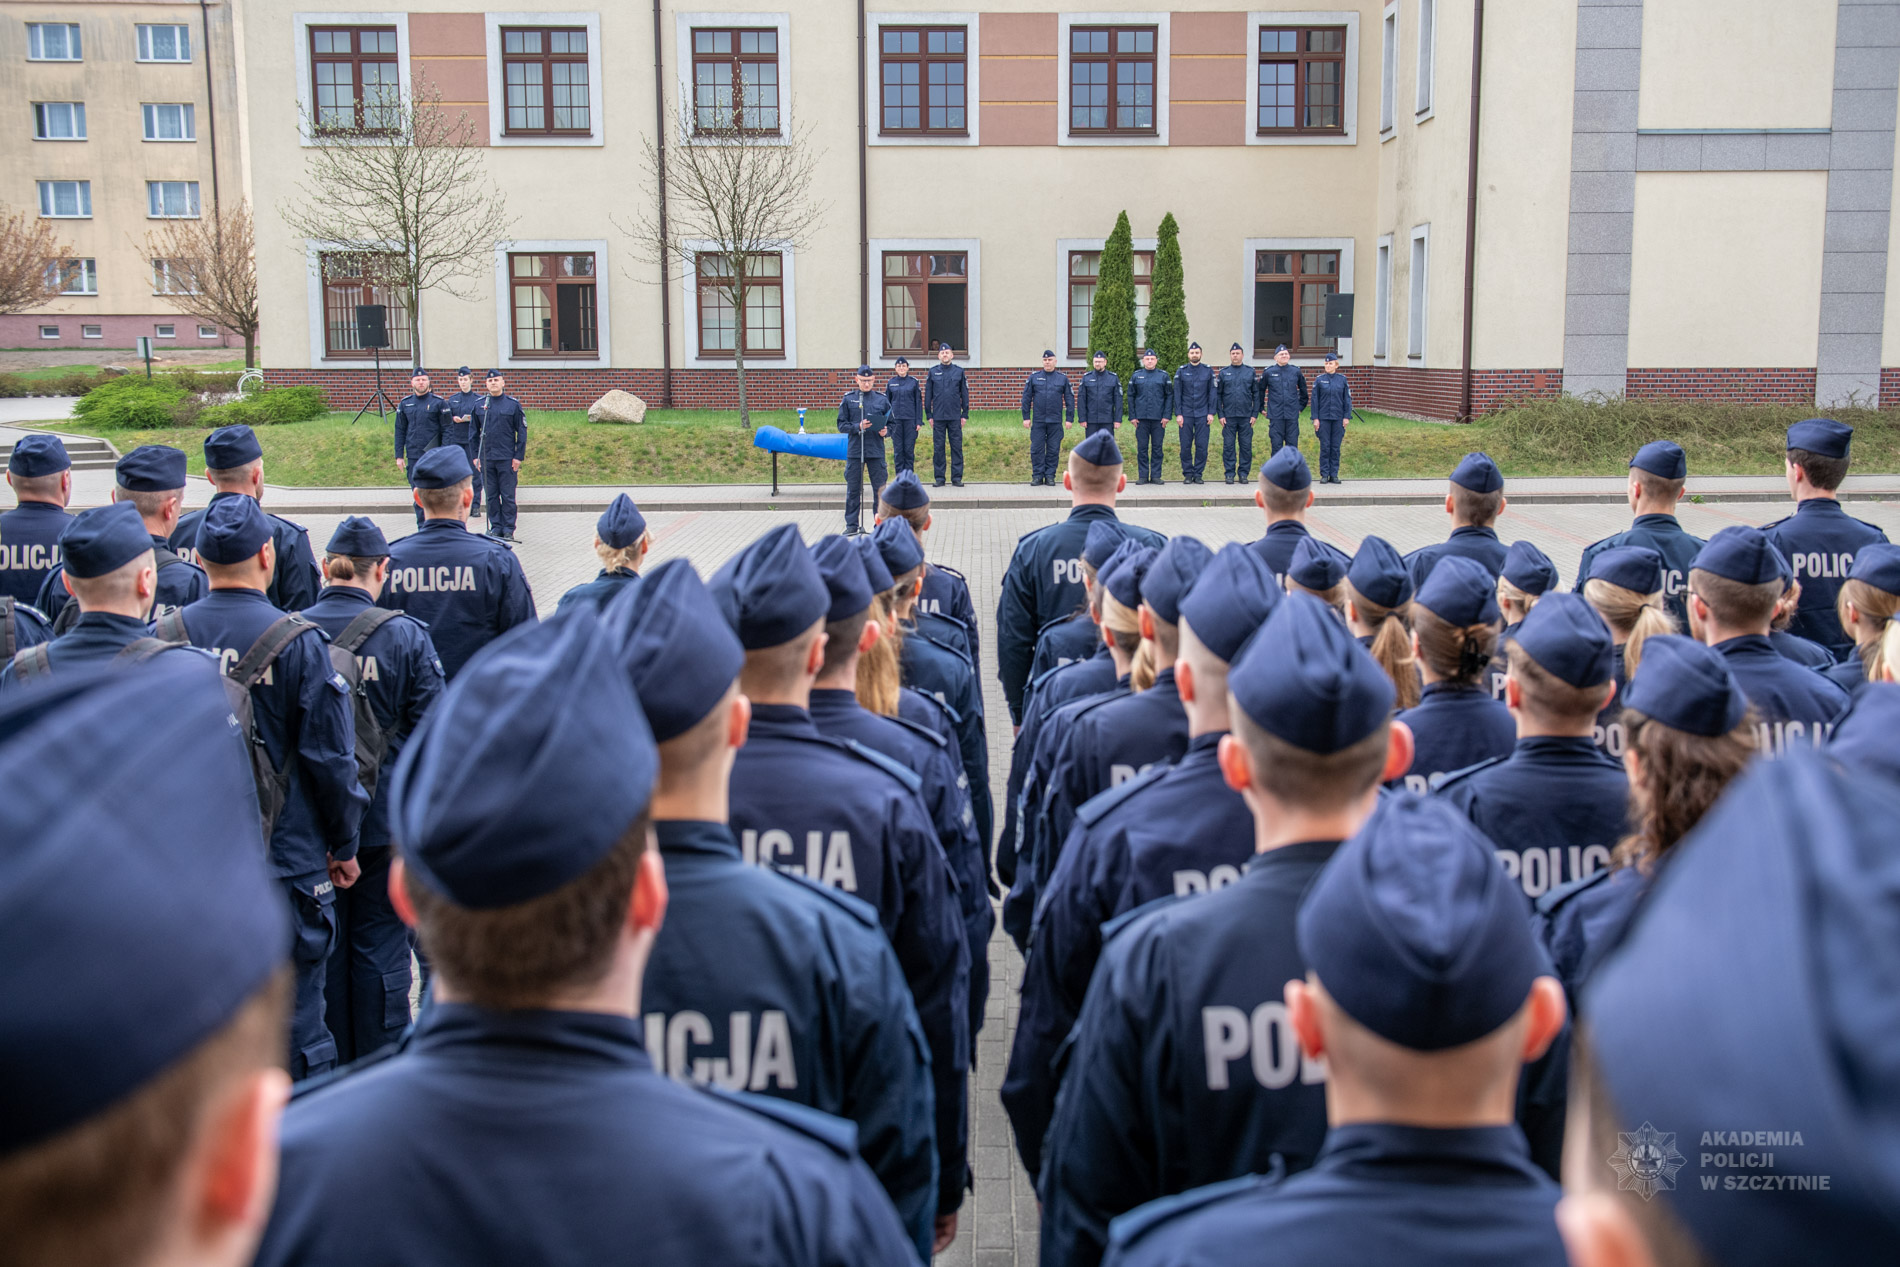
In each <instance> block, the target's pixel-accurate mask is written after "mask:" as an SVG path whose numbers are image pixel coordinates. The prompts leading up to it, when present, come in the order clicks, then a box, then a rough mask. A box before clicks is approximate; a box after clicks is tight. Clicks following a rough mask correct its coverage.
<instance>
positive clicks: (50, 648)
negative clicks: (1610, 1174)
mask: <svg viewBox="0 0 1900 1267" xmlns="http://www.w3.org/2000/svg"><path fill="white" fill-rule="evenodd" d="M14 610H15V611H16V612H18V611H19V609H18V608H15V609H14ZM151 632H152V628H151V626H150V625H148V624H146V623H145V622H144V621H142V620H140V619H139V618H138V617H136V616H119V615H115V614H113V613H112V612H81V613H80V615H79V621H78V623H76V624H75V625H73V627H72V628H71V629H68V630H67V631H66V632H65V633H63V634H61V635H60V636H59V637H57V638H53V639H51V640H50V641H49V640H48V639H45V638H41V639H35V640H33V641H30V642H29V641H27V640H26V639H24V638H21V639H19V646H17V647H16V648H15V650H16V651H24V650H25V649H26V648H28V647H32V646H37V645H39V643H41V642H45V643H46V661H47V664H48V665H49V666H50V668H51V669H52V671H53V672H55V673H57V672H59V671H60V670H61V669H64V668H68V667H70V666H72V665H75V664H86V663H89V662H92V661H97V660H110V659H111V658H112V657H113V656H116V655H118V654H119V652H121V651H123V650H125V648H126V647H128V646H130V645H131V644H132V643H134V642H137V641H138V640H139V639H140V638H147V637H150V636H151ZM18 685H20V677H19V674H18V673H17V672H16V671H15V667H14V664H13V662H12V661H11V660H8V661H7V662H6V663H5V664H4V665H0V691H3V690H6V689H8V688H9V687H14V686H18Z"/></svg>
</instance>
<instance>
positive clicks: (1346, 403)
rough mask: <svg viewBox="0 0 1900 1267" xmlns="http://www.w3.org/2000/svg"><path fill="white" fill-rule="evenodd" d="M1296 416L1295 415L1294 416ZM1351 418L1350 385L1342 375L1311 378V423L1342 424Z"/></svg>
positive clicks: (1322, 375) (1321, 375) (1323, 375)
mask: <svg viewBox="0 0 1900 1267" xmlns="http://www.w3.org/2000/svg"><path fill="white" fill-rule="evenodd" d="M1295 416H1297V415H1295ZM1350 417H1352V384H1350V383H1348V382H1347V381H1346V376H1345V375H1344V374H1337V373H1335V374H1318V375H1315V376H1314V378H1313V421H1314V422H1344V421H1346V420H1347V419H1348V418H1350Z"/></svg>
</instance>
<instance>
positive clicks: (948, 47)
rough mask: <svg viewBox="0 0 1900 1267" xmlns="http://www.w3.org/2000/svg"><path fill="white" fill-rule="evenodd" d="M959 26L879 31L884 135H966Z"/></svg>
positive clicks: (963, 57) (963, 53) (963, 38)
mask: <svg viewBox="0 0 1900 1267" xmlns="http://www.w3.org/2000/svg"><path fill="white" fill-rule="evenodd" d="M964 41H965V32H964V28H962V27H960V26H947V27H919V26H905V27H894V26H887V27H884V28H882V29H881V30H880V31H879V54H878V56H879V59H880V61H879V67H880V71H879V78H880V80H881V81H882V85H883V87H882V93H883V116H882V122H881V124H880V128H881V130H882V132H883V134H884V135H885V136H968V135H969V126H968V123H967V115H966V113H965V112H966V109H967V107H968V104H969V103H968V101H967V99H966V96H965V82H966V81H965V78H964V74H965V71H966V70H967V69H968V67H967V63H966V62H965V60H964V59H965V48H964Z"/></svg>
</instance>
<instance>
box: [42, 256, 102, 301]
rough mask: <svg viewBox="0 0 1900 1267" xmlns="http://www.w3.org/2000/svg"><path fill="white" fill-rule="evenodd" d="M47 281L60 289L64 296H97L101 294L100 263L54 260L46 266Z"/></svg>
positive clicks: (94, 261) (95, 261)
mask: <svg viewBox="0 0 1900 1267" xmlns="http://www.w3.org/2000/svg"><path fill="white" fill-rule="evenodd" d="M46 281H47V284H48V285H50V286H56V287H58V289H59V293H60V294H62V295H96V294H98V293H99V262H98V261H97V260H54V261H53V262H52V263H51V264H48V265H47V266H46Z"/></svg>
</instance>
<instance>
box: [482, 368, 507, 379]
mask: <svg viewBox="0 0 1900 1267" xmlns="http://www.w3.org/2000/svg"><path fill="white" fill-rule="evenodd" d="M482 377H483V378H500V377H502V372H501V371H500V370H488V371H485V372H484V373H483V374H482Z"/></svg>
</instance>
